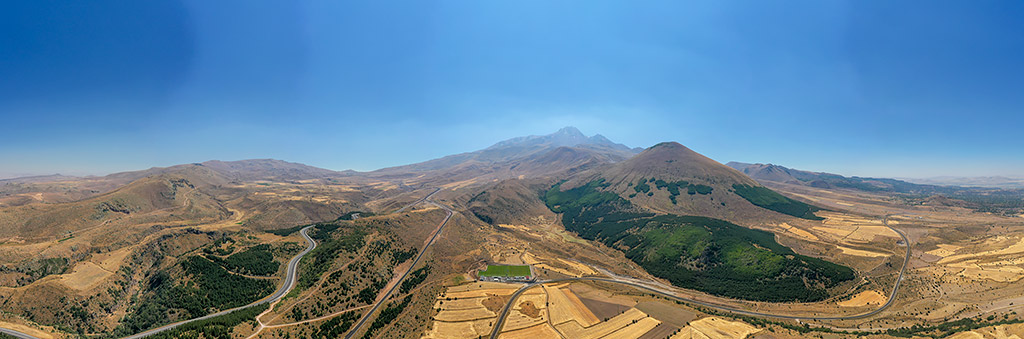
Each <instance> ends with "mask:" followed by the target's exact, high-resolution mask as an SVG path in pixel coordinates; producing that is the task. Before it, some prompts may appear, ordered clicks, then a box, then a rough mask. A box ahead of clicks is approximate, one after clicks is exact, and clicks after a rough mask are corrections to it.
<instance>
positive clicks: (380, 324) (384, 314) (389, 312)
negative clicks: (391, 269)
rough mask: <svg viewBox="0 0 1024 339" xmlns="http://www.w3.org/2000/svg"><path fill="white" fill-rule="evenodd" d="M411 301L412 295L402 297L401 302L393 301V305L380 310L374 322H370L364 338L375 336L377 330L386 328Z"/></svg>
mask: <svg viewBox="0 0 1024 339" xmlns="http://www.w3.org/2000/svg"><path fill="white" fill-rule="evenodd" d="M411 301H412V296H411V295H408V296H405V298H404V299H402V301H401V302H392V303H391V305H388V307H387V308H385V309H384V310H383V311H380V315H378V316H377V319H375V320H374V321H373V323H372V324H370V328H368V329H367V330H366V333H364V334H363V338H364V339H365V338H370V337H373V334H374V333H375V332H377V330H379V329H381V328H384V326H387V325H388V324H390V323H391V322H392V321H395V319H397V318H398V315H399V314H401V313H402V311H403V310H405V307H406V306H409V302H411Z"/></svg>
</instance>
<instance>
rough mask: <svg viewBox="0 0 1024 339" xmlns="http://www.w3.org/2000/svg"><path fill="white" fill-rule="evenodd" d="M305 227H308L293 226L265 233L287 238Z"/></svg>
mask: <svg viewBox="0 0 1024 339" xmlns="http://www.w3.org/2000/svg"><path fill="white" fill-rule="evenodd" d="M306 226H309V225H299V226H295V227H289V228H282V229H277V230H267V231H266V232H267V233H273V234H276V235H280V236H282V237H287V236H289V235H291V234H292V233H295V232H298V231H299V230H301V229H302V228H303V227H306Z"/></svg>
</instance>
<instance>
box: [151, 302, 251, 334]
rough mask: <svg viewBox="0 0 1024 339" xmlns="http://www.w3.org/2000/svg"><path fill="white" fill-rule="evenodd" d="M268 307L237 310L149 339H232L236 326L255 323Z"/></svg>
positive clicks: (179, 327) (176, 328) (185, 325)
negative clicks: (247, 322) (249, 322)
mask: <svg viewBox="0 0 1024 339" xmlns="http://www.w3.org/2000/svg"><path fill="white" fill-rule="evenodd" d="M267 307H268V305H267V304H263V305H259V306H253V307H249V308H245V309H241V310H237V311H234V312H231V313H228V314H225V315H222V316H217V317H213V318H210V319H204V320H200V321H195V322H191V323H188V324H184V325H181V326H178V327H175V328H174V329H172V330H168V331H164V332H160V333H157V334H154V335H152V336H149V337H148V338H155V339H163V338H167V339H170V338H209V339H214V338H216V339H231V338H232V336H231V332H232V331H233V330H234V327H235V326H238V325H239V324H241V323H243V322H246V321H255V319H256V316H257V315H259V314H260V313H261V312H263V311H265V310H266V309H267Z"/></svg>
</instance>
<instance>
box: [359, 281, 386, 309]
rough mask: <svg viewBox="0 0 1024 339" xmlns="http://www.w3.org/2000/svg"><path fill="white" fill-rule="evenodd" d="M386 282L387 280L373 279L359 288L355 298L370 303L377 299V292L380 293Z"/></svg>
mask: <svg viewBox="0 0 1024 339" xmlns="http://www.w3.org/2000/svg"><path fill="white" fill-rule="evenodd" d="M387 284H388V282H387V281H384V280H380V279H373V282H372V283H370V285H369V286H366V287H365V288H363V289H361V290H359V293H358V294H356V300H357V301H359V302H361V303H364V304H369V303H372V302H373V301H374V300H376V299H377V293H380V289H382V288H384V286H385V285H387Z"/></svg>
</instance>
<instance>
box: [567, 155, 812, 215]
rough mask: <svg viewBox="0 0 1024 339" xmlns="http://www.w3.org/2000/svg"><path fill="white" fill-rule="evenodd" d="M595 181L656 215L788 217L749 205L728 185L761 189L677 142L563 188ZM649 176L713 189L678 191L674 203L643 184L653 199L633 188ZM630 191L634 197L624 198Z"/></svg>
mask: <svg viewBox="0 0 1024 339" xmlns="http://www.w3.org/2000/svg"><path fill="white" fill-rule="evenodd" d="M600 178H603V179H604V180H605V182H607V183H609V184H611V186H609V187H608V188H607V190H608V191H611V192H615V193H618V194H619V195H620V196H622V197H623V198H627V199H629V200H630V201H631V202H633V203H634V204H635V205H638V206H642V207H645V208H649V209H651V210H655V211H658V212H665V213H675V214H681V215H698V216H708V217H714V218H719V219H725V220H729V221H733V222H738V223H748V222H751V221H759V222H763V221H766V220H788V219H792V218H791V217H788V216H785V215H782V214H779V213H775V212H772V211H768V210H765V209H763V208H760V207H757V206H754V205H753V204H751V203H750V202H748V201H746V200H745V199H743V198H742V197H740V196H738V195H736V194H735V193H732V192H731V190H732V185H733V184H742V185H750V186H761V185H760V184H758V183H757V182H756V181H754V180H753V179H751V178H750V177H747V176H746V175H744V174H743V173H740V172H739V171H737V170H735V169H732V168H729V167H728V166H725V165H722V164H720V163H718V162H716V161H714V160H711V159H710V158H708V157H705V156H703V155H701V154H699V153H697V152H694V151H692V150H690V149H689V148H686V147H685V146H683V145H680V144H679V143H676V142H665V143H660V144H658V145H655V146H652V147H650V148H648V149H646V150H644V151H643V152H641V153H640V154H638V155H637V156H635V157H633V158H630V159H628V160H625V161H622V162H620V163H617V164H614V165H610V166H605V167H601V168H597V169H594V170H591V171H587V172H584V173H581V174H580V175H577V176H575V177H573V178H572V179H570V180H569V181H567V182H566V183H565V184H563V185H562V187H563V189H565V188H573V187H577V186H580V185H583V184H586V183H587V182H590V181H592V180H597V179H600ZM650 178H656V179H661V180H665V181H667V182H672V181H680V180H684V181H687V182H689V183H691V184H700V185H707V186H711V187H712V188H713V190H712V193H711V194H708V195H701V194H693V195H691V194H687V192H686V189H685V188H683V189H681V190H680V191H681V194H680V195H679V196H677V197H676V199H677V203H676V204H673V203H672V201H671V200H670V199H669V193H668V191H667V190H666V189H657V188H656V187H655V185H654V183H648V184H649V185H650V186H651V192H654V194H653V195H652V196H648V195H647V194H645V193H637V192H636V191H635V190H634V186H635V185H636V184H637V182H638V181H640V180H641V179H650ZM634 193H637V194H636V195H635V196H633V197H629V196H630V195H632V194H634ZM722 203H724V204H725V205H722Z"/></svg>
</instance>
